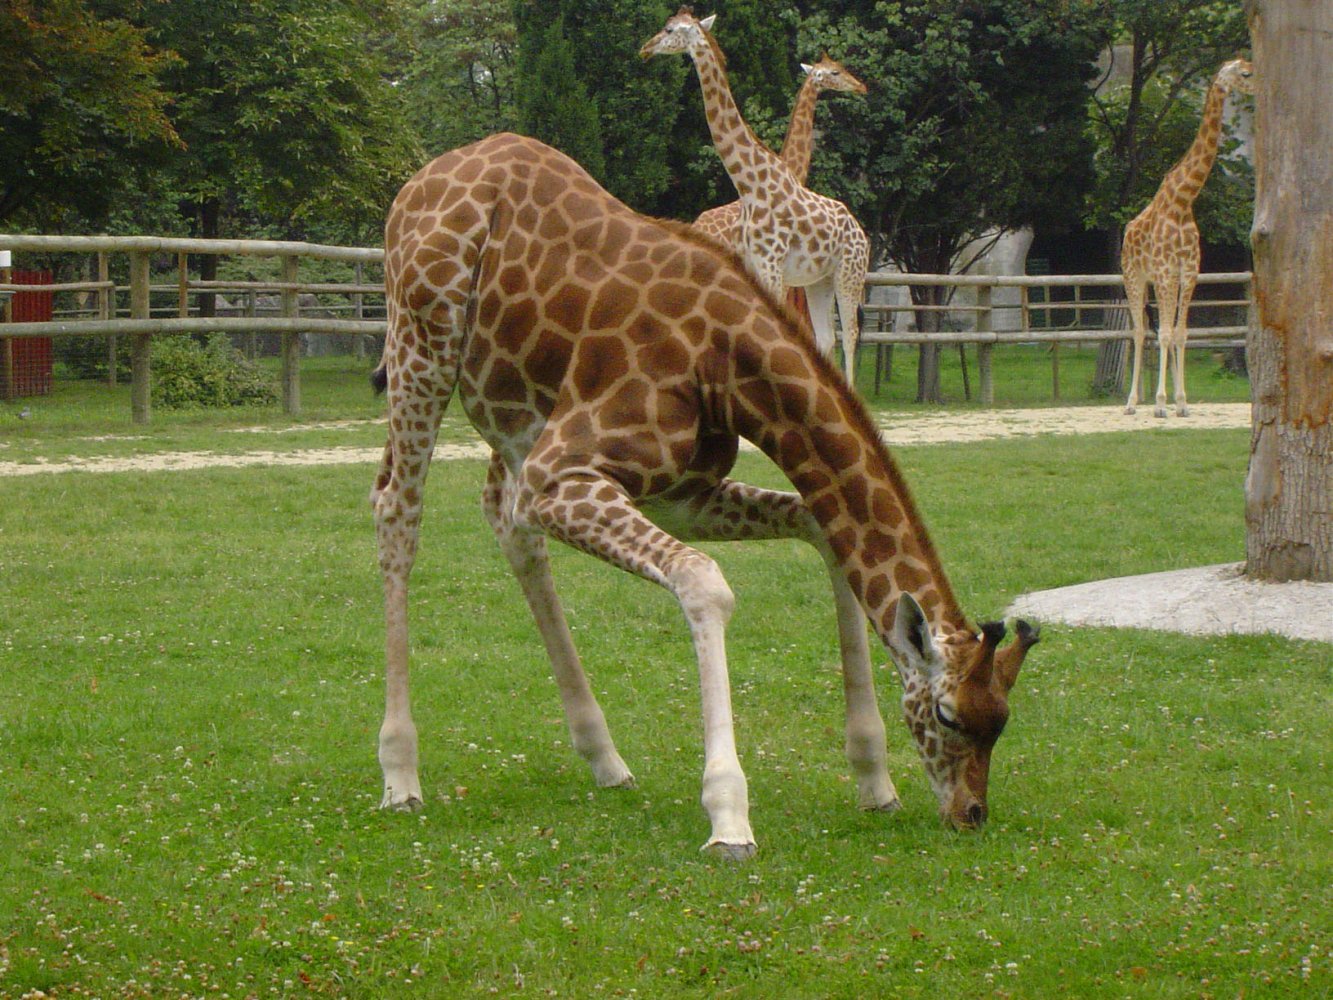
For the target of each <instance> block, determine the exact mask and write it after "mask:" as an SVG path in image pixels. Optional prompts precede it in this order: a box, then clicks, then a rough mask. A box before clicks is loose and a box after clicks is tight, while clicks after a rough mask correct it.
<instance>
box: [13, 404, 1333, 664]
mask: <svg viewBox="0 0 1333 1000" xmlns="http://www.w3.org/2000/svg"><path fill="white" fill-rule="evenodd" d="M1249 424H1250V407H1249V404H1247V403H1219V404H1207V403H1203V404H1191V406H1190V416H1189V417H1187V418H1183V419H1182V418H1177V417H1171V418H1168V419H1166V420H1159V419H1157V418H1155V417H1153V416H1152V411H1151V408H1148V407H1140V409H1139V412H1138V413H1137V414H1135V415H1133V416H1126V415H1125V414H1124V413H1122V412H1121V409H1120V407H1118V406H1116V407H1109V406H1108V407H1069V408H1064V409H1032V410H987V411H969V412H965V413H964V412H948V411H940V412H933V413H927V414H921V415H919V416H918V415H912V416H893V417H890V418H888V419H886V420H884V421H883V422H882V423H881V426H882V427H883V430H884V437H885V439H886V440H887V441H888V443H889V444H890V445H905V444H939V443H947V442H952V441H978V440H986V439H994V438H1008V437H1022V436H1031V435H1037V434H1098V433H1106V432H1110V431H1135V432H1143V433H1150V434H1181V433H1188V432H1189V431H1190V430H1197V429H1203V428H1234V427H1248V426H1249ZM322 426H331V425H322ZM257 430H262V429H257ZM0 454H3V452H0ZM487 454H488V452H487V449H486V448H485V447H484V446H483V445H481V444H468V445H441V446H440V447H439V448H437V449H436V453H435V459H436V461H441V460H445V461H447V460H449V459H456V458H485V457H486V456H487ZM379 458H380V449H379V448H378V447H376V448H361V447H335V448H320V449H294V450H283V451H279V450H272V449H266V450H256V451H247V452H243V453H240V454H216V453H213V452H164V453H159V454H150V455H134V456H126V457H108V456H88V457H85V458H77V457H76V458H63V459H60V460H58V461H49V462H36V463H18V462H5V461H3V460H0V476H27V475H43V474H52V473H59V472H93V473H97V472H170V471H178V470H184V469H202V468H222V467H228V468H238V467H242V466H255V465H337V464H360V463H367V464H369V463H374V462H378V461H379ZM1009 613H1010V614H1012V615H1022V616H1025V617H1028V618H1031V619H1034V620H1036V621H1044V622H1060V623H1064V624H1068V625H1074V626H1078V625H1106V626H1111V627H1116V628H1145V629H1156V630H1163V631H1171V632H1184V633H1189V634H1195V635H1218V634H1229V633H1267V632H1271V633H1276V634H1279V635H1284V636H1288V637H1290V638H1293V639H1310V640H1315V641H1320V642H1328V643H1333V583H1260V582H1256V581H1252V580H1247V579H1246V578H1245V577H1244V576H1243V575H1242V574H1241V572H1240V567H1239V566H1238V565H1235V566H1205V567H1200V568H1195V569H1182V570H1173V571H1171V572H1167V573H1153V574H1149V575H1147V576H1138V577H1124V578H1120V579H1115V580H1099V581H1094V582H1091V583H1083V584H1078V585H1076V586H1072V587H1062V588H1060V589H1058V590H1048V591H1040V592H1036V593H1032V594H1025V595H1023V596H1022V597H1020V598H1018V599H1017V600H1016V601H1014V603H1013V605H1012V606H1011V608H1010V609H1009Z"/></svg>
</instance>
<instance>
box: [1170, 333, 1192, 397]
mask: <svg viewBox="0 0 1333 1000" xmlns="http://www.w3.org/2000/svg"><path fill="white" fill-rule="evenodd" d="M1185 337H1186V334H1185V331H1184V329H1183V328H1182V329H1181V330H1179V331H1178V332H1177V333H1176V343H1175V347H1174V353H1175V358H1174V360H1175V365H1174V370H1173V371H1172V375H1174V377H1175V386H1176V416H1178V417H1188V416H1189V415H1190V408H1189V406H1188V405H1187V404H1186V402H1185Z"/></svg>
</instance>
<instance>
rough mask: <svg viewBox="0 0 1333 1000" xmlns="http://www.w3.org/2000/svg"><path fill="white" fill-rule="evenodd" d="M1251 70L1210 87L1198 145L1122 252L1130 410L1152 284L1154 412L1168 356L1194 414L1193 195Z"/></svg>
mask: <svg viewBox="0 0 1333 1000" xmlns="http://www.w3.org/2000/svg"><path fill="white" fill-rule="evenodd" d="M1250 73H1251V67H1250V64H1249V63H1248V62H1246V61H1245V60H1244V59H1234V60H1232V61H1231V62H1229V63H1226V64H1225V65H1223V66H1222V68H1221V69H1220V70H1218V72H1217V76H1216V77H1214V79H1213V83H1212V86H1210V87H1209V88H1208V97H1207V100H1206V101H1205V102H1204V107H1203V120H1202V121H1201V122H1200V123H1199V132H1198V134H1197V135H1196V136H1195V137H1194V142H1193V144H1192V145H1191V146H1190V148H1189V150H1188V152H1186V153H1185V155H1184V157H1182V158H1181V160H1180V162H1179V163H1177V164H1176V165H1175V166H1174V167H1172V168H1171V169H1170V170H1169V171H1167V174H1166V177H1165V178H1163V180H1162V184H1161V186H1160V187H1159V188H1158V189H1157V194H1156V195H1154V196H1153V199H1152V201H1150V202H1149V203H1148V206H1147V207H1146V208H1145V209H1144V210H1143V211H1142V212H1140V213H1139V214H1138V215H1137V216H1135V217H1134V219H1133V220H1132V221H1131V222H1130V223H1129V225H1127V226H1126V227H1125V239H1124V243H1123V245H1122V247H1121V250H1120V270H1121V273H1122V274H1123V275H1124V278H1125V297H1126V299H1127V300H1128V302H1129V315H1130V320H1131V322H1132V323H1133V325H1134V372H1133V376H1132V377H1131V379H1130V383H1129V399H1128V401H1127V402H1126V403H1125V412H1126V413H1133V412H1134V409H1135V407H1136V406H1137V405H1138V401H1139V382H1140V369H1141V365H1142V363H1143V341H1144V338H1145V336H1146V335H1147V327H1148V322H1147V303H1148V285H1149V283H1151V284H1152V285H1153V287H1154V288H1155V289H1156V291H1157V344H1158V353H1159V358H1158V373H1157V401H1156V406H1155V407H1154V409H1153V413H1154V415H1156V416H1159V417H1165V416H1166V415H1167V414H1166V369H1167V364H1168V361H1169V363H1170V366H1171V372H1172V377H1173V380H1174V382H1175V392H1176V399H1175V402H1176V413H1177V415H1178V416H1182V417H1185V416H1188V415H1189V407H1188V406H1187V405H1186V402H1185V338H1186V337H1187V336H1188V333H1189V331H1188V320H1189V307H1190V300H1191V299H1192V298H1193V297H1194V286H1195V283H1196V282H1197V281H1198V279H1199V227H1198V226H1197V225H1196V224H1195V222H1194V199H1195V198H1197V197H1198V196H1199V192H1200V191H1201V190H1202V189H1203V185H1204V182H1205V181H1206V180H1208V174H1209V173H1210V172H1211V171H1212V169H1213V161H1214V160H1216V159H1217V143H1218V140H1219V139H1220V138H1221V134H1222V108H1223V105H1224V104H1225V103H1226V96H1227V94H1228V93H1229V92H1230V91H1232V90H1233V89H1234V90H1240V91H1242V92H1244V93H1247V94H1248V93H1252V92H1253V88H1252V85H1251V83H1250Z"/></svg>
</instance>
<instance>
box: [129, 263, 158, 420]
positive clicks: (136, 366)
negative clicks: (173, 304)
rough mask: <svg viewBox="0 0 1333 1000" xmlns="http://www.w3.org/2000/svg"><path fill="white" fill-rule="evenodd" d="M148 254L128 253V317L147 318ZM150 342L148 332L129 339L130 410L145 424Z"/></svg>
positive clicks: (149, 386) (149, 387)
mask: <svg viewBox="0 0 1333 1000" xmlns="http://www.w3.org/2000/svg"><path fill="white" fill-rule="evenodd" d="M149 261H150V258H149V255H148V254H147V253H146V252H145V251H142V250H135V251H132V252H131V253H130V317H131V318H132V319H148V318H149V289H148V271H149V267H148V265H149ZM152 344H153V336H152V334H149V333H136V334H134V335H133V337H132V338H131V339H130V413H131V418H132V419H133V421H134V422H135V423H136V424H146V423H148V421H149V418H150V417H151V416H152V412H153V404H152V398H153V397H152V360H151V354H152Z"/></svg>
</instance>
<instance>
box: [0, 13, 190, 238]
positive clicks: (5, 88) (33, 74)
mask: <svg viewBox="0 0 1333 1000" xmlns="http://www.w3.org/2000/svg"><path fill="white" fill-rule="evenodd" d="M139 6H140V5H139V3H137V2H136V0H121V2H119V3H117V2H113V0H108V2H104V3H99V4H97V5H96V8H94V7H92V6H91V5H89V4H87V3H84V2H80V0H49V2H44V3H37V2H34V0H7V2H6V4H5V8H6V10H5V13H4V14H2V15H0V65H3V66H5V67H6V69H5V72H3V73H0V223H5V224H16V225H17V226H19V227H25V226H32V227H36V228H39V229H42V230H46V231H51V230H59V229H64V228H66V227H70V228H78V227H81V226H84V225H88V224H92V225H96V224H97V223H98V222H99V221H100V220H102V219H104V218H105V217H106V216H107V214H108V213H109V212H110V211H111V209H112V206H113V205H114V204H115V202H116V200H117V199H118V198H119V197H121V196H122V195H123V194H124V193H125V192H126V190H127V189H128V188H129V187H130V186H131V184H132V183H133V182H134V179H135V178H136V176H138V175H139V172H140V171H141V170H143V169H145V168H147V167H148V166H150V165H152V164H153V163H155V162H158V161H159V160H160V158H161V157H163V156H164V155H166V154H167V153H168V152H169V151H173V150H179V149H180V145H181V143H180V139H179V138H178V136H177V134H176V131H175V129H174V128H173V126H172V123H171V120H170V119H169V118H168V116H167V105H168V102H169V100H170V95H169V94H168V93H167V92H166V91H165V90H164V89H163V88H162V86H161V85H160V82H159V77H160V75H161V74H162V73H163V72H164V71H165V69H166V68H167V67H169V66H170V65H172V62H173V60H172V56H171V55H170V54H169V53H168V52H165V51H163V50H161V49H158V48H155V47H154V46H153V45H152V44H150V42H149V41H148V39H147V38H146V32H145V30H144V28H143V27H142V26H139V25H136V24H135V23H133V22H132V18H133V17H134V16H135V15H136V13H137V12H138V10H139Z"/></svg>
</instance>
